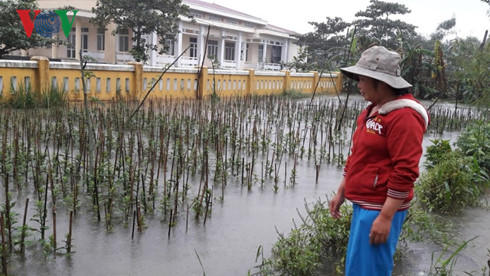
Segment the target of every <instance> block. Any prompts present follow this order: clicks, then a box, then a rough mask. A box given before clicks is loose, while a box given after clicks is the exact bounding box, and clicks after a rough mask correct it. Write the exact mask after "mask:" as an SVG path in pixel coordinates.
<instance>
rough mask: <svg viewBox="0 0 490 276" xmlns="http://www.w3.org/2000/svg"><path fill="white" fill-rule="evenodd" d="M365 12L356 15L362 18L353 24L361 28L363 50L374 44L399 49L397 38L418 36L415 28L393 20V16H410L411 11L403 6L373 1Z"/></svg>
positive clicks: (360, 36)
mask: <svg viewBox="0 0 490 276" xmlns="http://www.w3.org/2000/svg"><path fill="white" fill-rule="evenodd" d="M370 2H371V4H370V5H369V6H368V7H367V9H366V10H365V11H359V12H357V13H356V14H355V16H356V17H358V18H360V19H357V20H355V21H354V22H353V25H356V26H357V27H358V28H359V39H360V43H361V46H362V48H367V47H369V45H371V44H372V43H377V44H378V45H382V46H385V47H387V48H391V49H397V48H398V47H399V45H398V44H399V43H398V39H397V37H399V36H403V37H405V38H410V37H412V36H415V35H416V32H415V28H416V27H415V26H414V25H412V24H408V23H406V22H403V21H401V20H399V19H397V20H393V19H391V18H390V16H392V15H397V14H401V15H403V14H408V13H410V12H411V11H410V10H409V9H408V8H407V7H406V6H405V5H403V4H398V3H391V2H383V1H378V0H371V1H370Z"/></svg>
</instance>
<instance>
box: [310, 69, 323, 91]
mask: <svg viewBox="0 0 490 276" xmlns="http://www.w3.org/2000/svg"><path fill="white" fill-rule="evenodd" d="M310 73H313V83H312V86H311V92H312V93H314V92H315V88H316V87H318V88H317V90H320V89H321V88H320V85H318V82H319V81H320V77H319V75H318V71H310ZM317 85H318V86H317ZM316 92H320V91H316Z"/></svg>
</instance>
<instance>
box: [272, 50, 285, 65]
mask: <svg viewBox="0 0 490 276" xmlns="http://www.w3.org/2000/svg"><path fill="white" fill-rule="evenodd" d="M281 51H282V47H281V46H272V47H271V57H272V63H281Z"/></svg>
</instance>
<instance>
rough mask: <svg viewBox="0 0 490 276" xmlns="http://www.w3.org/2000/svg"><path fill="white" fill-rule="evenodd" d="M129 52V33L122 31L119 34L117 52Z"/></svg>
mask: <svg viewBox="0 0 490 276" xmlns="http://www.w3.org/2000/svg"><path fill="white" fill-rule="evenodd" d="M128 51H129V31H128V30H127V29H126V30H123V31H121V33H119V52H128Z"/></svg>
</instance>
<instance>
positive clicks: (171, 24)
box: [92, 0, 189, 62]
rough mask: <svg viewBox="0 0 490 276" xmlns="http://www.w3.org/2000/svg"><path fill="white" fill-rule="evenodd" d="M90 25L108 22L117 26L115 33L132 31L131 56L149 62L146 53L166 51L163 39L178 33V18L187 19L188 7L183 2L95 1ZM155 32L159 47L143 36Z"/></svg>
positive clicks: (159, 0) (173, 0)
mask: <svg viewBox="0 0 490 276" xmlns="http://www.w3.org/2000/svg"><path fill="white" fill-rule="evenodd" d="M92 12H93V13H95V18H94V19H93V20H92V22H93V23H95V24H97V25H98V26H100V27H105V26H107V25H108V24H109V23H110V22H113V23H115V24H116V25H117V27H116V30H115V33H117V34H120V33H123V32H126V31H127V30H128V29H131V30H132V41H133V42H134V43H133V48H132V49H131V54H132V56H133V57H134V59H135V60H136V61H143V62H145V61H146V60H148V55H147V54H146V52H147V50H157V51H159V52H160V53H162V52H163V51H165V39H166V38H168V37H173V36H174V35H175V34H176V33H177V32H178V22H179V16H180V15H184V16H189V7H188V6H187V5H184V4H182V0H142V1H134V0H98V1H97V4H96V7H95V8H92ZM153 32H155V33H156V34H157V37H158V42H159V44H160V46H158V45H152V44H150V43H148V42H147V41H146V40H145V38H144V36H145V35H146V34H151V33H153Z"/></svg>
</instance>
